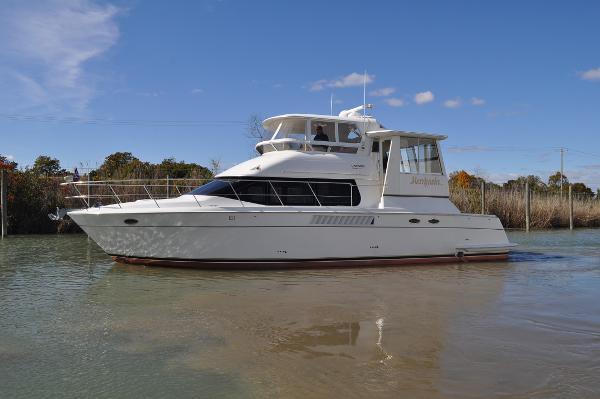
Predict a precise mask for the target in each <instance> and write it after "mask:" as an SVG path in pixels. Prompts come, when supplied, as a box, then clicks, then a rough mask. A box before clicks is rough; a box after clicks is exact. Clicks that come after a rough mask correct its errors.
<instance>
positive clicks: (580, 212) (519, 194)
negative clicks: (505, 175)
mask: <svg viewBox="0 0 600 399" xmlns="http://www.w3.org/2000/svg"><path fill="white" fill-rule="evenodd" d="M450 200H451V201H452V202H453V203H454V204H455V205H456V206H457V207H458V209H460V211H461V212H465V213H481V191H480V190H479V189H474V188H468V189H461V188H453V189H452V190H450ZM530 206H531V214H530V218H531V219H530V220H531V225H530V226H531V228H532V229H549V228H560V227H569V201H568V198H567V195H566V194H565V195H563V198H562V199H561V197H560V194H559V193H553V192H532V193H531V202H530ZM485 207H486V210H485V213H486V214H492V215H496V216H498V218H499V219H500V221H501V222H502V225H503V226H504V227H505V228H525V193H524V191H519V190H503V189H490V190H488V191H487V192H486V204H485ZM573 224H574V226H575V227H600V200H598V199H595V198H593V197H592V196H589V195H578V194H575V195H574V196H573Z"/></svg>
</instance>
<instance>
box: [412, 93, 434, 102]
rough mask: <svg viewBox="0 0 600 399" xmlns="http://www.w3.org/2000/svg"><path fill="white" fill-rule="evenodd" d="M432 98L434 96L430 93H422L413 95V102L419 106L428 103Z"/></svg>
mask: <svg viewBox="0 0 600 399" xmlns="http://www.w3.org/2000/svg"><path fill="white" fill-rule="evenodd" d="M434 98H435V96H434V95H433V93H432V92H430V91H423V92H421V93H417V94H415V102H416V103H417V104H419V105H422V104H427V103H430V102H432V101H433V99H434Z"/></svg>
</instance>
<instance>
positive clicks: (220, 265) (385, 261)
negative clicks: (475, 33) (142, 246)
mask: <svg viewBox="0 0 600 399" xmlns="http://www.w3.org/2000/svg"><path fill="white" fill-rule="evenodd" d="M112 259H113V260H114V261H115V262H118V263H125V264H133V265H147V266H166V267H182V268H197V269H209V270H210V269H212V270H223V269H230V270H244V269H246V270H248V269H252V270H265V269H310V268H334V267H381V266H401V265H418V264H431V263H463V262H483V261H501V260H506V259H508V253H500V254H499V253H493V254H473V255H464V256H462V257H458V256H454V255H442V256H423V257H401V258H361V259H307V260H264V261H261V260H232V261H225V260H201V259H198V260H184V259H158V258H137V257H129V256H119V255H113V256H112Z"/></svg>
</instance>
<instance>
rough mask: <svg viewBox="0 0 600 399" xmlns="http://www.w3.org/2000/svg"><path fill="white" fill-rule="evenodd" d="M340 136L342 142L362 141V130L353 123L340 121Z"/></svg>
mask: <svg viewBox="0 0 600 399" xmlns="http://www.w3.org/2000/svg"><path fill="white" fill-rule="evenodd" d="M338 136H339V138H340V143H357V144H358V143H360V141H361V140H362V136H361V134H360V130H359V129H358V127H357V126H356V125H355V124H353V123H338Z"/></svg>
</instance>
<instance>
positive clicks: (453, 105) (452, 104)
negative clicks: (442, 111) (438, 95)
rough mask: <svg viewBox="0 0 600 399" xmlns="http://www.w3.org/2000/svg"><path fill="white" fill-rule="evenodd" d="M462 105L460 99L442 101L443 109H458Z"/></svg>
mask: <svg viewBox="0 0 600 399" xmlns="http://www.w3.org/2000/svg"><path fill="white" fill-rule="evenodd" d="M461 105H462V101H461V100H460V98H453V99H450V100H446V101H444V107H446V108H458V107H460V106H461Z"/></svg>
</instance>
